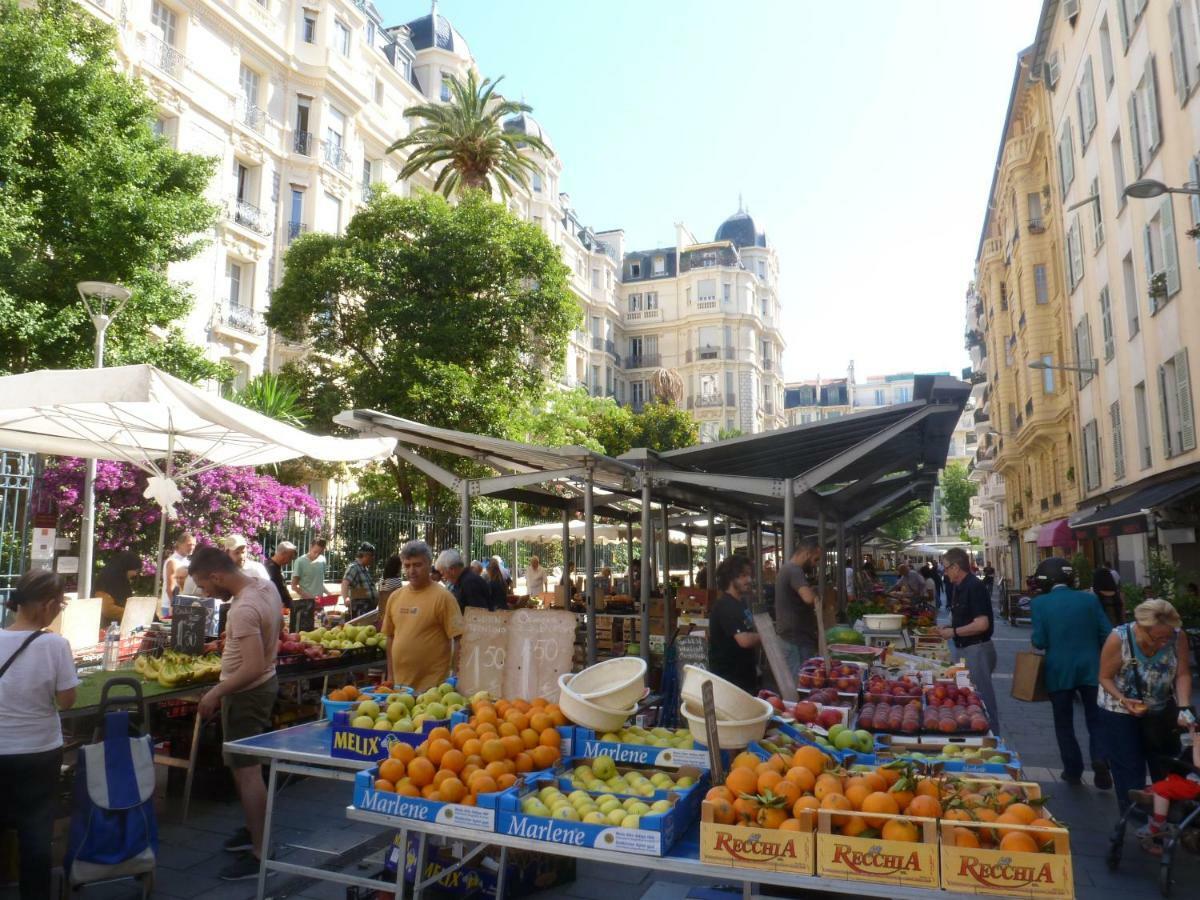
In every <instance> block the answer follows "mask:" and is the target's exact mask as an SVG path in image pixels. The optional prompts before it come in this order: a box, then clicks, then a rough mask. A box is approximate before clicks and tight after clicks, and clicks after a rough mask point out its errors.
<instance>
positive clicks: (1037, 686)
mask: <svg viewBox="0 0 1200 900" xmlns="http://www.w3.org/2000/svg"><path fill="white" fill-rule="evenodd" d="M1012 695H1013V698H1014V699H1016V700H1025V701H1027V702H1030V703H1040V702H1042V701H1044V700H1049V699H1050V695H1049V694H1047V693H1046V657H1045V656H1043V655H1042V654H1041V653H1034V652H1033V651H1032V650H1022V651H1021V652H1020V653H1018V654H1017V662H1016V665H1015V666H1014V667H1013V682H1012Z"/></svg>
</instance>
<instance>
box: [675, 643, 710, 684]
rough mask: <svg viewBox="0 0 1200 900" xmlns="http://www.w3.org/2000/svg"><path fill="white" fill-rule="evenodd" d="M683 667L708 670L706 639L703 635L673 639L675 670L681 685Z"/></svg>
mask: <svg viewBox="0 0 1200 900" xmlns="http://www.w3.org/2000/svg"><path fill="white" fill-rule="evenodd" d="M684 666H699V667H700V668H702V669H707V668H708V638H706V637H705V636H704V635H703V634H685V635H684V636H683V637H678V638H676V639H675V668H676V669H677V670H678V672H679V680H680V682H681V683H682V681H683V667H684Z"/></svg>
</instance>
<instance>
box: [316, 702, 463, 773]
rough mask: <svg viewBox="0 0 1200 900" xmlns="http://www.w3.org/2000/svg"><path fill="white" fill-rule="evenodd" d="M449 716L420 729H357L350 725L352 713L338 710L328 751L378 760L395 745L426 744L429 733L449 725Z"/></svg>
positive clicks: (422, 725) (425, 723)
mask: <svg viewBox="0 0 1200 900" xmlns="http://www.w3.org/2000/svg"><path fill="white" fill-rule="evenodd" d="M450 722H451V720H450V719H441V720H439V721H436V722H434V721H429V720H426V721H425V722H422V723H421V731H420V732H415V731H376V730H375V729H374V728H354V727H352V726H351V725H350V714H349V713H348V712H339V713H337V714H336V715H334V717H333V718H332V719H330V726H329V753H330V755H331V756H335V757H337V758H338V759H356V760H358V761H359V762H379V761H380V760H382V759H386V758H387V756H388V753H389V752H390V751H391V748H392V744H395V743H403V744H411V745H412V746H414V747H416V746H418V745H420V744H422V743H424V741H425V738H426V736H427V735H428V734H429V732H431V731H433V729H435V728H437V727H438V726H439V725H440V726H442V727H449V725H450Z"/></svg>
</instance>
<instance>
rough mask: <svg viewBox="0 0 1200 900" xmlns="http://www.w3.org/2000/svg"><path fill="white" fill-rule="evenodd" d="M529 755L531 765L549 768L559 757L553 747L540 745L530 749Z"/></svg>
mask: <svg viewBox="0 0 1200 900" xmlns="http://www.w3.org/2000/svg"><path fill="white" fill-rule="evenodd" d="M529 755H530V756H532V757H533V767H534V768H535V769H549V768H550V767H551V766H552V765H554V764H555V763H556V762H558V757H559V753H558V750H556V749H555V748H554V747H546V746H540V745H539V746H537V747H534V748H533V749H532V750H530V751H529Z"/></svg>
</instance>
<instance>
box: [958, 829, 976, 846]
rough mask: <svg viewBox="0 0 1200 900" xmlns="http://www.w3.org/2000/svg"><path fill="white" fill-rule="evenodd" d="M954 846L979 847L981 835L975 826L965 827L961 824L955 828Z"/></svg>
mask: <svg viewBox="0 0 1200 900" xmlns="http://www.w3.org/2000/svg"><path fill="white" fill-rule="evenodd" d="M954 846H955V847H971V848H978V847H979V835H978V834H976V833H975V829H973V828H963V827H962V826H961V825H958V826H955V828H954Z"/></svg>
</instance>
